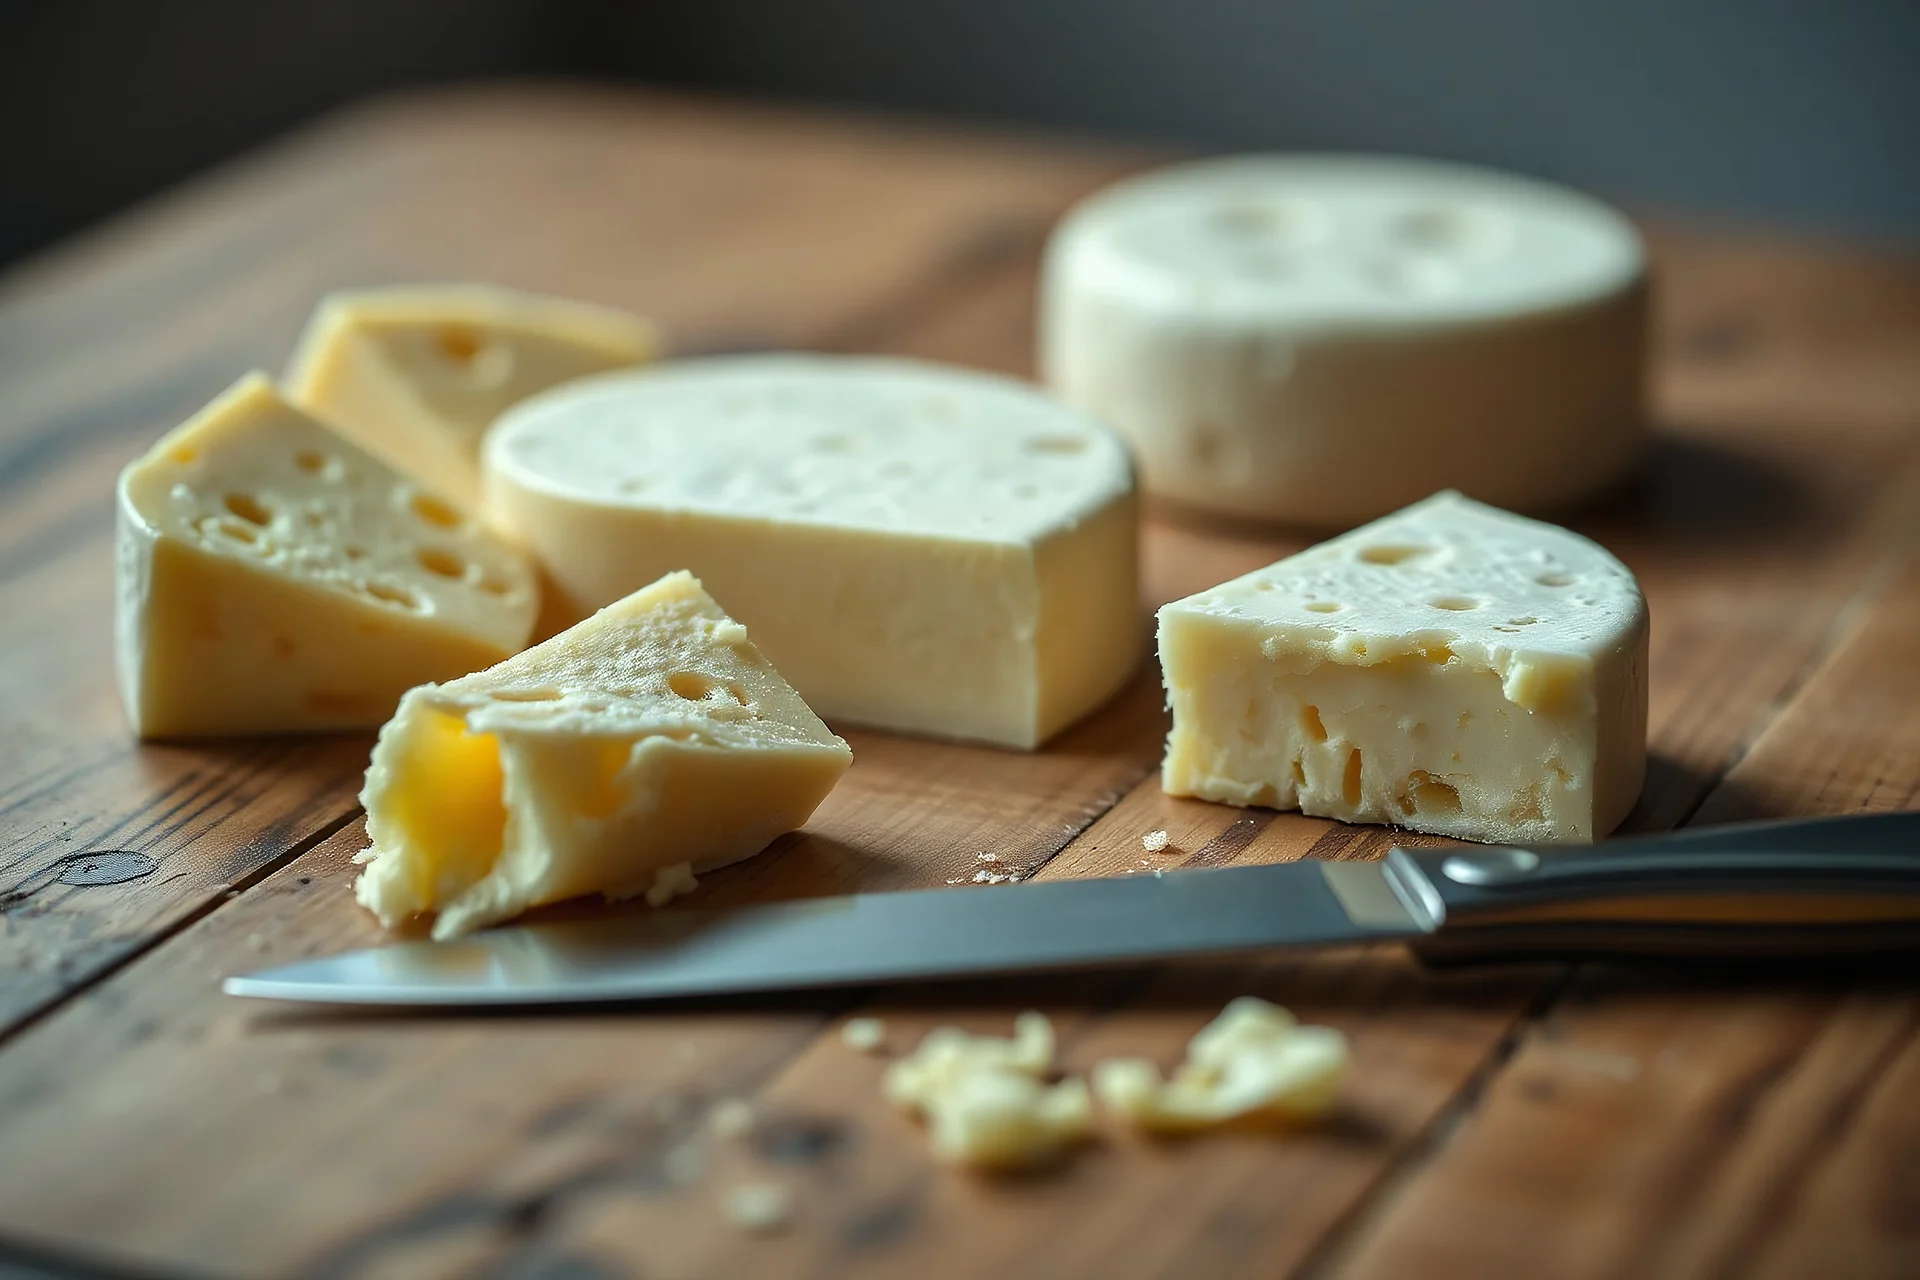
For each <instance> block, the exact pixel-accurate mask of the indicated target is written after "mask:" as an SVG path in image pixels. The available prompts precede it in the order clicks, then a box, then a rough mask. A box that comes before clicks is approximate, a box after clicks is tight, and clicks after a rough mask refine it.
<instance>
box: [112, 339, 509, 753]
mask: <svg viewBox="0 0 1920 1280" xmlns="http://www.w3.org/2000/svg"><path fill="white" fill-rule="evenodd" d="M118 521H119V557H118V578H119V591H118V601H117V604H118V608H117V610H116V614H115V628H116V631H117V635H118V650H119V669H120V687H121V693H122V694H123V696H124V698H125V701H126V707H127V716H128V718H129V719H130V720H131V721H132V722H133V727H134V729H135V731H136V732H138V733H139V734H140V735H141V736H142V737H148V738H155V737H159V738H167V737H191V736H200V735H209V734H241V733H284V732H289V731H311V730H322V729H342V728H352V727H359V726H371V725H377V724H379V723H380V722H381V721H382V720H384V719H386V718H387V717H388V716H390V715H392V714H393V709H394V707H395V705H396V704H398V702H399V701H400V695H401V694H403V693H405V692H406V691H407V690H408V689H410V688H412V687H413V686H414V685H417V684H421V683H423V682H425V681H429V680H450V679H452V678H454V677H455V676H459V675H464V674H466V673H467V672H469V671H475V670H478V669H480V668H481V667H485V666H489V665H491V664H493V663H495V662H498V661H499V660H500V659H501V658H503V657H505V656H506V655H508V654H510V653H515V652H518V651H519V649H520V648H521V646H523V645H524V644H525V643H526V642H527V637H528V635H529V634H530V633H531V631H532V629H533V619H534V615H535V613H536V612H537V610H538V608H539V586H538V583H537V582H536V581H535V578H534V574H533V570H532V567H531V566H530V565H529V564H528V563H527V561H526V560H525V559H524V558H523V557H522V556H521V555H520V553H518V552H517V551H514V550H513V549H511V548H509V547H507V546H505V545H504V544H502V543H500V542H499V541H497V540H496V539H494V538H493V537H492V536H490V535H488V534H487V533H485V532H483V531H482V530H480V529H479V528H478V527H476V526H475V525H474V523H473V522H472V521H470V520H467V519H465V518H464V517H462V516H461V515H460V513H459V512H457V511H455V510H454V509H453V508H452V507H450V506H449V505H448V504H447V503H446V502H445V501H444V500H443V499H441V498H439V497H436V496H435V495H433V494H432V493H429V492H427V491H425V490H423V489H421V488H419V487H418V486H417V485H415V484H414V483H412V482H411V481H409V480H406V479H404V478H403V477H401V476H399V475H397V474H395V473H394V472H393V471H392V470H391V469H390V468H388V467H387V466H386V465H385V464H384V463H382V462H380V461H378V460H377V459H375V458H373V457H370V456H369V455H367V454H365V453H363V452H361V451H360V450H359V449H356V448H355V447H353V446H352V445H351V444H349V443H347V442H346V441H345V440H343V439H341V438H340V437H339V436H337V435H335V434H334V433H333V432H331V431H329V430H328V429H327V428H326V427H324V426H322V425H321V424H320V423H318V422H316V421H314V420H313V419H312V418H310V417H308V416H307V415H306V414H305V413H302V412H301V411H300V410H299V409H296V408H295V407H293V406H292V405H290V404H288V403H287V402H286V400H285V399H283V398H282V397H281V395H280V394H279V392H278V391H276V390H275V388H274V385H273V383H272V381H271V380H269V379H268V377H267V375H265V374H264V373H252V374H249V375H247V376H246V377H244V378H242V379H241V380H240V381H239V382H237V383H235V384H234V385H233V387H231V388H230V389H229V390H228V391H227V392H226V393H225V394H223V395H221V396H220V397H219V398H218V399H216V400H215V401H214V402H213V403H212V404H210V405H208V406H207V407H206V408H205V409H203V410H202V411H201V412H200V413H199V414H198V415H196V416H195V417H194V418H193V419H191V420H190V421H188V422H187V423H185V424H184V425H182V426H180V427H178V428H176V429H175V430H173V431H172V432H170V433H169V434H168V435H167V436H166V437H164V438H163V439H162V440H161V441H160V442H159V443H158V444H156V445H155V446H154V447H153V449H152V450H151V451H150V452H149V453H148V454H147V455H146V456H145V457H144V458H141V459H140V460H139V461H137V462H135V463H133V464H132V465H130V466H129V467H127V469H126V470H125V471H124V472H122V473H121V476H120V485H119V491H118Z"/></svg>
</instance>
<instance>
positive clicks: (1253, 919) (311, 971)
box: [225, 813, 1920, 1006]
mask: <svg viewBox="0 0 1920 1280" xmlns="http://www.w3.org/2000/svg"><path fill="white" fill-rule="evenodd" d="M1369 942H1410V943H1413V944H1414V945H1415V947H1416V950H1418V951H1420V952H1421V953H1422V954H1424V955H1429V956H1431V957H1433V958H1435V959H1440V960H1445V961H1458V960H1460V959H1462V958H1466V957H1475V956H1508V955H1512V954H1515V953H1516V952H1518V953H1525V954H1534V953H1552V954H1615V953H1620V952H1629V953H1635V954H1670V953H1675V952H1693V951H1707V952H1711V953H1714V954H1750V953H1755V952H1758V953H1765V954H1775V953H1779V952H1782V951H1801V952H1806V951H1811V952H1837V951H1860V950H1908V949H1920V813H1895V814H1876V815H1866V816H1856V817H1848V818H1830V819H1816V820H1800V821H1789V822H1775V823H1759V824H1746V825H1740V826H1728V827H1708V828H1701V829H1697V830H1689V831H1683V832H1676V833H1669V834H1666V835H1659V836H1648V837H1640V838H1637V839H1629V840H1617V841H1611V842H1607V843H1605V844H1601V845H1595V846H1591V847H1588V848H1583V849H1564V848H1560V849H1555V848H1521V847H1500V846H1470V847H1458V848H1443V849H1421V848H1408V847H1402V846H1396V847H1395V848H1393V849H1392V850H1391V851H1390V852H1389V853H1388V855H1387V857H1386V858H1385V859H1383V860H1381V861H1378V862H1320V861H1313V860H1307V861H1301V862H1292V863H1282V864H1276V865H1265V866H1249V867H1223V868H1209V869H1201V870H1192V871H1167V872H1164V873H1154V874H1140V875H1133V876H1123V877H1115V878H1108V879H1092V880H1061V881H1050V882H1045V883H1040V884H1032V883H1029V884H1017V885H997V886H983V887H979V888H970V889H965V890H953V889H932V890H911V891H905V892H893V893H863V894H853V895H850V896H845V897H834V898H815V899H807V900H802V901H797V902H787V903H777V904H772V905H765V906H751V907H739V908H732V909H724V910H707V911H702V910H672V911H661V912H656V913H653V914H651V915H647V916H639V917H636V916H612V917H604V918H600V919H594V920H575V921H564V922H554V923H538V924H528V925H520V926H510V927H505V928H498V929H492V930H487V931H484V932H481V933H476V934H472V935H470V936H468V937H464V938H457V939H453V940H451V941H447V942H405V943H399V944H396V945H392V946H385V947H374V948H368V949H365V950H360V951H351V952H346V953H344V954H341V955H335V956H329V957H324V958H321V959H316V960H307V961H302V962H299V963H296V964H291V965H285V966H282V967H279V968H275V969H268V970H263V971H261V972H258V973H251V974H246V975H242V976H238V977H233V978H229V979H227V981H226V984H225V989H226V991H227V992H228V993H229V994H232V995H238V996H253V997H262V998H267V999H277V1000H301V1001H317V1002H325V1003H331V1004H378V1005H410V1006H457V1005H512V1004H521V1005H526V1004H561V1003H587V1002H597V1001H636V1000H651V999H665V998H677V997H691V996H715V995H738V994H746V993H754V992H771V991H780V990H797V989H807V988H826V987H839V986H850V985H852V986H864V985H872V984H881V983H894V982H906V981H913V980H921V979H934V978H951V977H961V976H975V975H991V974H1004V973H1017V972H1028V971H1034V970H1042V969H1064V968H1081V967H1089V966H1096V965H1107V964H1127V963H1137V962H1140V961H1146V960H1158V959H1167V958H1171V957H1176V956H1190V955H1204V954H1227V953H1234V952H1247V951H1261V950H1269V949H1278V948H1288V947H1313V946H1329V945H1342V944H1354V943H1369Z"/></svg>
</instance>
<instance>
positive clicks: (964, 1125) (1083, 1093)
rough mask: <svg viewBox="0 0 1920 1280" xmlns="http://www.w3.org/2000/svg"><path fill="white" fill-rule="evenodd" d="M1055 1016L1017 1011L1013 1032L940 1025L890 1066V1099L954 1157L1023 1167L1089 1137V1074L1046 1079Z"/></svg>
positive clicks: (986, 1165) (937, 1148)
mask: <svg viewBox="0 0 1920 1280" xmlns="http://www.w3.org/2000/svg"><path fill="white" fill-rule="evenodd" d="M1052 1069H1053V1024H1052V1023H1051V1022H1049V1021H1048V1020H1047V1018H1046V1016H1045V1015H1044V1014H1039V1013H1031V1012H1030V1013H1023V1014H1021V1015H1020V1016H1019V1017H1017V1018H1015V1019H1014V1034H1013V1038H1012V1039H1011V1040H1002V1039H999V1038H998V1037H994V1036H975V1035H969V1034H968V1033H967V1032H965V1031H962V1030H961V1029H960V1028H958V1027H938V1028H936V1029H934V1030H932V1031H929V1032H928V1033H927V1034H926V1037H925V1038H924V1039H922V1040H921V1041H920V1047H919V1048H917V1049H915V1050H914V1051H913V1053H911V1054H909V1055H908V1056H907V1057H904V1058H902V1059H900V1060H899V1061H898V1062H896V1063H894V1064H893V1065H892V1066H890V1067H888V1068H887V1074H886V1078H885V1082H884V1088H885V1091H886V1095H887V1098H888V1100H889V1101H891V1102H892V1103H893V1104H894V1105H895V1106H897V1107H900V1108H902V1109H904V1110H908V1111H912V1112H915V1113H917V1114H918V1115H920V1116H921V1117H922V1118H923V1119H925V1120H926V1122H927V1127H928V1130H929V1133H930V1136H931V1139H932V1146H933V1153H934V1155H935V1156H937V1157H938V1158H939V1159H941V1160H943V1161H945V1162H947V1163H949V1164H959V1165H967V1166H970V1167H973V1168H977V1169H1021V1168H1031V1167H1033V1166H1035V1165H1040V1164H1045V1163H1047V1162H1049V1161H1051V1160H1054V1159H1056V1158H1057V1157H1059V1156H1060V1155H1061V1154H1062V1153H1064V1152H1065V1151H1066V1150H1067V1149H1068V1148H1070V1147H1072V1146H1074V1145H1075V1144H1077V1143H1079V1142H1080V1141H1082V1140H1083V1139H1085V1138H1086V1137H1087V1135H1088V1134H1089V1133H1090V1132H1091V1131H1092V1128H1093V1102H1092V1095H1091V1094H1089V1093H1088V1092H1087V1084H1086V1081H1084V1080H1079V1079H1073V1078H1069V1079H1066V1080H1062V1081H1060V1082H1059V1083H1058V1084H1049V1083H1048V1081H1047V1075H1048V1073H1049V1072H1050V1071H1052Z"/></svg>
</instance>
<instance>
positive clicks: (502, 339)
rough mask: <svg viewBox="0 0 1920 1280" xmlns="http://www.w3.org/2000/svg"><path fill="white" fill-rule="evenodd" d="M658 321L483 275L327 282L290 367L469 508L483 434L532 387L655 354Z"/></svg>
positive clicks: (292, 385)
mask: <svg viewBox="0 0 1920 1280" xmlns="http://www.w3.org/2000/svg"><path fill="white" fill-rule="evenodd" d="M659 347H660V337H659V333H658V331H657V330H656V329H655V328H654V327H653V325H651V324H649V323H648V322H647V321H645V320H642V319H641V318H639V317H638V316H635V315H631V314H629V313H627V312H624V311H619V310H616V309H614V308H612V307H602V306H595V305H593V304H591V303H586V302H575V301H572V300H570V299H566V298H552V297H546V296H543V295H540V294H532V293H520V292H517V291H515V290H511V289H500V288H494V287H491V286H487V285H473V284H459V285H452V284H442V285H401V286H392V287H387V288H377V289H358V290H350V291H343V292H339V293H333V294H329V295H328V296H327V297H325V298H323V299H321V301H320V304H319V305H318V306H317V307H316V308H315V309H314V313H313V317H312V319H311V320H309V321H308V322H307V330H306V333H305V334H304V335H302V337H301V340H300V346H299V348H298V350H297V351H296V352H295V354H294V358H293V361H292V363H291V364H290V365H289V367H288V370H287V389H288V394H289V395H290V396H292V398H293V400H294V401H295V403H297V404H300V405H302V406H304V407H306V408H307V409H308V410H310V411H311V412H313V413H315V414H317V415H318V416H319V417H321V418H323V419H325V420H326V421H328V422H329V423H331V424H332V425H333V426H334V427H335V428H337V429H338V430H339V431H341V432H342V433H343V434H345V435H346V436H348V437H349V438H350V439H352V440H354V441H355V442H356V443H358V444H359V445H361V446H362V447H363V448H365V449H366V450H367V451H368V452H370V453H372V454H374V455H375V456H377V457H380V458H383V459H385V460H386V461H387V462H389V463H390V464H392V465H393V466H395V467H397V468H398V469H399V470H401V471H402V472H404V473H406V474H408V475H411V476H414V477H416V478H417V479H419V480H421V481H423V482H424V483H426V484H429V485H431V486H433V487H434V488H435V489H436V490H438V491H439V492H441V493H444V494H445V495H447V496H448V497H449V498H451V499H453V500H454V501H455V502H457V503H458V504H460V506H461V507H462V508H463V509H466V510H472V509H474V508H475V507H477V506H478V505H479V501H480V442H481V439H482V437H483V436H484V435H485V434H486V430H487V428H488V427H490V426H491V425H493V421H494V419H496V418H498V417H499V416H500V414H501V413H502V412H503V411H504V410H506V409H507V408H508V407H509V406H510V405H513V404H515V403H517V402H519V401H521V400H524V399H526V398H527V397H528V396H530V395H533V394H534V393H535V392H538V391H544V390H546V389H547V388H548V387H552V386H555V385H557V384H559V383H562V382H567V381H570V380H572V379H574V378H579V377H584V376H586V375H587V374H592V373H601V372H604V371H606V370H608V369H617V368H621V367H624V366H627V365H636V364H644V363H646V362H647V361H649V360H652V359H654V358H655V356H656V355H657V354H658V351H659Z"/></svg>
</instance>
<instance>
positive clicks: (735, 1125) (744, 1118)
mask: <svg viewBox="0 0 1920 1280" xmlns="http://www.w3.org/2000/svg"><path fill="white" fill-rule="evenodd" d="M753 1118H754V1117H753V1104H752V1103H750V1102H748V1101H747V1100H746V1099H745V1098H727V1099H725V1100H723V1101H721V1102H720V1103H718V1104H716V1105H715V1106H714V1108H713V1111H712V1113H711V1114H710V1115H708V1116H707V1126H708V1127H709V1128H711V1129H712V1130H713V1131H714V1132H715V1133H716V1134H718V1135H719V1136H720V1137H722V1138H737V1137H739V1136H740V1135H742V1134H744V1133H747V1132H749V1131H750V1130H751V1129H752V1128H753Z"/></svg>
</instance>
